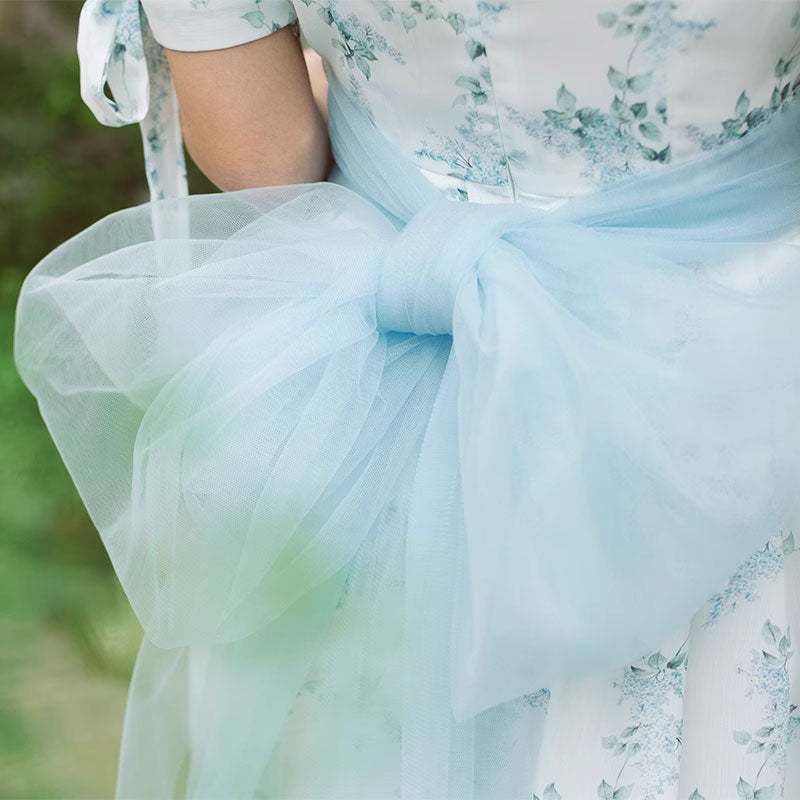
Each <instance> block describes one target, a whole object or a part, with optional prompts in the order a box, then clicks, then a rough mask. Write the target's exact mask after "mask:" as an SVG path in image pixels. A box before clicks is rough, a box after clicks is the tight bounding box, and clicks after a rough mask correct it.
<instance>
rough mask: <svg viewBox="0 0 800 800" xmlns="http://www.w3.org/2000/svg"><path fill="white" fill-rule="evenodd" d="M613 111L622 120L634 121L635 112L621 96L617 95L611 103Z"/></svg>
mask: <svg viewBox="0 0 800 800" xmlns="http://www.w3.org/2000/svg"><path fill="white" fill-rule="evenodd" d="M611 111H612V113H613V114H614V116H615V117H616V118H617V119H618V120H619V121H620V122H633V119H634V117H633V112H632V111H631V110H630V109H629V108H628V106H626V105H625V103H623V102H622V100H620V98H619V97H615V98H614V101H613V102H612V103H611Z"/></svg>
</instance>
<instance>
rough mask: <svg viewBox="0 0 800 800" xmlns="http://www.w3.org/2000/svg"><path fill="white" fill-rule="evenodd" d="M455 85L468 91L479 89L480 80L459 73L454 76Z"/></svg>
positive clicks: (477, 90)
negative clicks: (457, 75)
mask: <svg viewBox="0 0 800 800" xmlns="http://www.w3.org/2000/svg"><path fill="white" fill-rule="evenodd" d="M456 86H460V87H461V88H462V89H467V91H470V92H479V91H481V84H480V81H478V80H476V79H475V78H470V77H469V76H468V75H461V76H460V77H458V78H456Z"/></svg>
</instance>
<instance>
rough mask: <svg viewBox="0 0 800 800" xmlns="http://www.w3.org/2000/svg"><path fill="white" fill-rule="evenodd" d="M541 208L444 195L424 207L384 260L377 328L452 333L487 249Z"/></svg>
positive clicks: (533, 215) (378, 296) (407, 226)
mask: <svg viewBox="0 0 800 800" xmlns="http://www.w3.org/2000/svg"><path fill="white" fill-rule="evenodd" d="M541 213H543V212H538V213H537V211H536V210H535V209H529V208H522V207H520V206H515V205H512V204H507V203H498V204H495V205H478V204H475V203H459V202H453V201H450V200H445V199H443V198H439V199H436V200H433V201H431V202H429V203H427V204H426V205H424V206H422V208H420V209H419V210H418V211H417V212H416V213H415V214H414V216H413V217H412V218H411V219H410V220H409V222H408V223H407V224H406V225H405V227H404V228H403V229H402V230H401V231H400V232H399V234H398V235H397V237H396V238H395V241H394V242H393V244H392V247H391V249H390V250H389V252H388V253H387V255H386V258H385V259H384V261H383V263H382V265H381V270H380V274H379V280H378V291H377V297H376V304H377V319H378V327H379V328H381V329H383V330H394V331H403V332H408V333H415V334H418V335H425V334H452V332H453V312H454V309H455V305H456V298H457V296H458V293H459V290H460V288H461V286H462V285H463V284H464V283H465V282H466V281H468V280H469V279H470V278H474V277H476V276H477V275H478V264H479V262H480V259H481V257H482V256H483V254H484V253H485V252H486V251H487V250H488V249H489V248H491V247H492V246H493V245H495V244H497V243H498V242H499V241H500V240H501V239H502V238H503V237H504V236H505V235H507V234H508V233H510V232H512V231H514V230H517V229H519V228H521V227H525V226H529V225H531V224H532V223H533V222H534V221H535V220H536V218H537V216H538V215H539V214H541Z"/></svg>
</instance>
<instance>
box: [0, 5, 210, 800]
mask: <svg viewBox="0 0 800 800" xmlns="http://www.w3.org/2000/svg"><path fill="white" fill-rule="evenodd" d="M80 6H81V3H80V0H39V1H38V2H32V1H31V0H3V2H0V75H2V76H3V85H2V89H0V254H2V255H1V256H0V415H2V424H1V425H0V533H1V534H2V535H0V798H28V797H30V798H33V797H47V798H56V797H58V798H61V797H65V798H66V797H81V798H87V797H110V796H111V795H112V794H113V786H114V779H115V775H116V766H117V751H118V746H119V737H120V732H121V724H122V714H123V710H124V703H125V694H126V688H127V683H128V680H129V678H130V673H131V669H132V666H133V659H134V657H135V654H136V649H137V647H138V643H139V639H140V637H141V631H140V629H139V626H138V623H137V622H136V620H135V618H134V616H133V614H132V612H131V611H130V609H129V607H128V605H127V601H126V600H125V598H124V596H123V595H122V592H121V589H120V588H119V584H118V582H117V580H116V577H115V575H114V572H113V570H112V568H111V565H110V563H109V560H108V557H107V555H106V553H105V550H104V549H103V546H102V544H101V542H100V539H99V537H98V535H97V532H96V531H95V529H94V527H93V525H92V524H91V521H90V520H89V519H88V517H87V515H86V512H85V510H84V508H83V505H82V504H81V502H80V499H79V497H78V496H77V493H76V491H75V489H74V487H73V485H72V483H71V481H70V479H69V476H68V475H67V472H66V470H65V468H64V466H63V464H62V462H61V460H60V459H59V456H58V454H57V452H56V450H55V447H54V446H53V443H52V441H51V440H50V437H49V435H48V433H47V430H46V429H45V426H44V423H43V422H42V420H41V417H40V416H39V413H38V410H37V408H36V403H35V401H34V400H33V398H32V397H31V396H30V394H29V393H28V392H27V390H26V389H25V387H24V386H23V385H22V383H21V381H20V379H19V377H18V375H17V373H16V370H15V369H14V364H13V360H12V335H13V324H14V307H15V303H16V298H17V294H18V292H19V287H20V284H21V282H22V279H23V277H24V275H25V274H26V273H27V272H28V271H29V270H30V269H31V268H32V267H33V266H34V265H35V264H36V263H37V262H38V261H39V259H41V258H42V257H43V256H44V255H45V254H46V253H48V252H49V251H50V250H52V249H53V248H54V247H55V246H56V245H58V244H59V243H60V242H62V241H64V240H65V239H67V238H69V237H70V236H72V235H73V234H75V233H77V232H78V231H80V230H81V229H83V228H85V227H87V226H88V225H90V224H91V223H93V222H94V221H96V220H97V219H99V218H100V217H102V216H104V215H106V214H108V213H109V212H111V211H114V210H116V209H118V208H122V207H125V206H130V205H135V204H138V203H141V202H144V201H145V200H146V199H147V186H146V181H145V177H144V167H143V163H142V153H141V139H140V133H139V130H138V127H137V126H129V127H127V128H121V129H110V128H104V127H103V126H101V125H100V124H99V123H98V122H97V121H96V120H95V119H94V117H93V116H92V114H91V113H90V112H89V111H88V110H87V109H86V107H85V106H84V105H83V103H82V101H81V99H80V94H79V85H78V77H79V76H78V62H77V57H76V54H75V37H76V32H77V21H78V14H79V12H80ZM189 175H190V183H191V185H192V188H193V190H194V191H198V190H199V191H211V190H212V188H213V187H210V184H208V182H207V181H205V179H204V178H203V176H202V175H200V173H199V172H198V171H197V169H196V168H194V167H192V166H191V165H190V173H189Z"/></svg>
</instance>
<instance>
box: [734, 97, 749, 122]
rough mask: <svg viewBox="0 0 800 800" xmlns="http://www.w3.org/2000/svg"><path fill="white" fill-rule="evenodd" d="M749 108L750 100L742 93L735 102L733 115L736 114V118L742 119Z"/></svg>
mask: <svg viewBox="0 0 800 800" xmlns="http://www.w3.org/2000/svg"><path fill="white" fill-rule="evenodd" d="M749 107H750V98H749V97H748V96H747V93H746V92H742V93H741V94H740V95H739V99H738V100H737V101H736V110H735V112H734V113H735V114H736V116H737V118H739V117H744V115H745V114H746V113H747V109H748V108H749Z"/></svg>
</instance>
